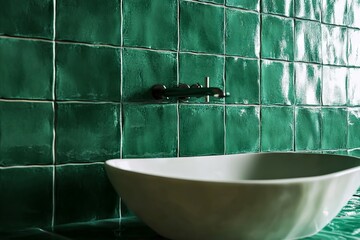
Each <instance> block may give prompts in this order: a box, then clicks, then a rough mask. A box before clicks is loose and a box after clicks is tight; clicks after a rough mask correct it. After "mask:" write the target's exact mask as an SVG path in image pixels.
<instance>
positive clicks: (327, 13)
mask: <svg viewBox="0 0 360 240" xmlns="http://www.w3.org/2000/svg"><path fill="white" fill-rule="evenodd" d="M322 21H323V22H324V23H331V24H336V25H345V24H346V23H347V1H345V0H323V1H322Z"/></svg>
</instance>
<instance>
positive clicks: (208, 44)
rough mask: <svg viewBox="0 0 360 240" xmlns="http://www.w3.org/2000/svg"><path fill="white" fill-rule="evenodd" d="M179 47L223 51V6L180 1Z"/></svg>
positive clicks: (218, 52) (184, 49)
mask: <svg viewBox="0 0 360 240" xmlns="http://www.w3.org/2000/svg"><path fill="white" fill-rule="evenodd" d="M180 49H181V50H182V51H193V52H205V53H216V54H222V53H224V8H221V7H217V6H212V5H205V4H200V3H194V2H187V1H181V2H180Z"/></svg>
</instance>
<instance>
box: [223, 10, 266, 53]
mask: <svg viewBox="0 0 360 240" xmlns="http://www.w3.org/2000/svg"><path fill="white" fill-rule="evenodd" d="M225 34H226V36H225V37H226V54H228V55H237V56H243V57H259V50H260V49H259V48H260V18H259V14H256V13H252V12H245V11H241V10H232V9H228V10H226V33H225Z"/></svg>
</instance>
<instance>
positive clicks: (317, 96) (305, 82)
mask: <svg viewBox="0 0 360 240" xmlns="http://www.w3.org/2000/svg"><path fill="white" fill-rule="evenodd" d="M294 65H295V96H296V97H295V102H296V104H297V105H320V103H321V76H322V71H321V69H322V66H321V65H314V64H306V63H295V64H294Z"/></svg>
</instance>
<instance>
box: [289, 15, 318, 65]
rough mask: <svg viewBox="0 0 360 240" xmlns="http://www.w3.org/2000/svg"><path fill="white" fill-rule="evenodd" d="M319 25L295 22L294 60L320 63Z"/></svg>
mask: <svg viewBox="0 0 360 240" xmlns="http://www.w3.org/2000/svg"><path fill="white" fill-rule="evenodd" d="M321 48H322V47H321V24H320V23H317V22H312V21H301V20H296V21H295V60H297V61H302V62H316V63H321V52H322V49H321Z"/></svg>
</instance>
